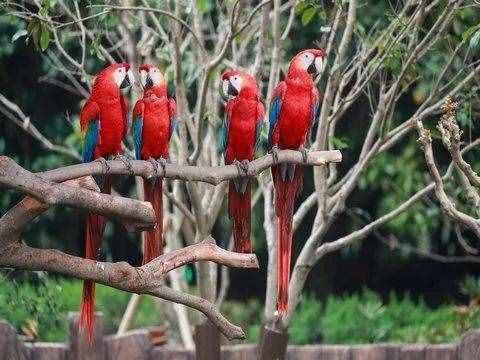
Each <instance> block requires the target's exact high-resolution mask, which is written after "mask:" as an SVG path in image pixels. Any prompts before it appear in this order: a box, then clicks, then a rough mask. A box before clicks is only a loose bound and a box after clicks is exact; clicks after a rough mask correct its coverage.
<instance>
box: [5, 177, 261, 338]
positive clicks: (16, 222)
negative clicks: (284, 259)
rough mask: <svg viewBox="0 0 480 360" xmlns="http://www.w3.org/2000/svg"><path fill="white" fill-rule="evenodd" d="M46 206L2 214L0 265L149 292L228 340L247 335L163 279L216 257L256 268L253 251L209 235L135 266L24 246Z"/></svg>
mask: <svg viewBox="0 0 480 360" xmlns="http://www.w3.org/2000/svg"><path fill="white" fill-rule="evenodd" d="M86 179H89V178H83V179H78V180H71V181H68V182H67V183H66V184H64V186H69V187H71V188H75V187H80V186H90V185H91V184H89V183H88V181H87V182H86ZM48 208H49V205H48V204H45V203H42V202H40V201H39V200H37V199H34V198H31V197H26V198H25V199H23V200H22V201H21V202H20V203H18V204H17V205H15V206H14V207H13V208H12V209H10V210H9V211H8V212H7V213H6V214H5V215H4V216H3V217H2V218H1V219H0V245H1V250H0V266H7V267H14V268H17V269H24V270H33V271H49V272H55V273H59V274H63V275H68V276H72V277H76V278H79V279H88V280H93V281H95V282H98V283H102V284H105V285H108V286H111V287H114V288H117V289H120V290H124V291H128V292H132V293H138V294H150V295H153V296H157V297H160V298H163V299H166V300H169V301H174V302H177V303H180V304H183V305H186V306H189V307H192V308H194V309H197V310H199V311H201V312H203V313H204V314H205V316H207V317H208V318H209V319H210V320H211V321H212V322H213V323H215V324H216V325H217V326H218V327H219V329H220V331H222V333H223V334H224V335H225V336H226V337H227V338H229V339H234V338H243V337H244V336H245V335H244V333H243V331H242V329H241V328H239V327H238V326H235V325H233V324H231V323H230V322H229V321H228V320H227V319H226V318H225V317H223V316H222V315H221V314H220V312H219V311H218V310H217V309H216V307H215V306H214V305H213V304H212V303H210V302H208V301H206V300H204V299H202V298H199V297H196V296H193V295H189V294H184V293H181V292H179V291H175V290H173V289H170V288H168V287H166V286H164V285H162V280H163V277H164V276H165V275H166V274H167V273H168V272H169V271H171V270H173V269H176V268H178V267H180V266H183V265H185V264H187V263H190V262H196V261H214V262H216V263H219V264H222V265H227V266H232V267H243V268H258V261H257V258H256V256H255V254H238V253H233V252H230V251H226V250H223V249H221V248H219V247H218V246H216V244H215V242H214V240H213V239H212V238H211V237H208V238H207V239H205V240H203V241H202V242H200V243H197V244H194V245H191V246H188V247H185V248H183V249H179V250H175V251H172V252H169V253H167V254H164V255H162V256H160V257H158V258H157V259H155V260H153V261H151V262H149V263H148V264H145V265H143V266H141V267H138V268H136V267H133V266H131V265H129V264H127V263H126V262H118V263H107V262H100V261H94V260H88V259H83V258H80V257H77V256H72V255H68V254H65V253H63V252H61V251H58V250H52V249H35V248H32V247H29V246H27V245H26V244H24V243H23V242H22V241H21V239H20V235H21V232H22V230H23V228H24V227H25V226H26V225H27V224H28V223H30V222H31V221H32V220H33V219H34V218H35V217H36V216H38V215H40V214H41V213H42V212H44V211H46V210H47V209H48Z"/></svg>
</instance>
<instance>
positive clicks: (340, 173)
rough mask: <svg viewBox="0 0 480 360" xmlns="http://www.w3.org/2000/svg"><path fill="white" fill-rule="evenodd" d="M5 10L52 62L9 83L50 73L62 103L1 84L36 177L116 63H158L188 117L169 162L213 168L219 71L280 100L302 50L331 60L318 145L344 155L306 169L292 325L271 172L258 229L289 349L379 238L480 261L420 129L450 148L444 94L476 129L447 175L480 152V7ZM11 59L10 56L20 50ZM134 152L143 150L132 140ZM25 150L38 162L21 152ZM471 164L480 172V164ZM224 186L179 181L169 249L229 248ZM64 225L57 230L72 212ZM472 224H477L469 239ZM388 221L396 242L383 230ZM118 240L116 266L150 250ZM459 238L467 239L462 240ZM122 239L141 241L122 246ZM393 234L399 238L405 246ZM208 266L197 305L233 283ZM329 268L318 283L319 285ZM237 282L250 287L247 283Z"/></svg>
mask: <svg viewBox="0 0 480 360" xmlns="http://www.w3.org/2000/svg"><path fill="white" fill-rule="evenodd" d="M4 9H5V11H6V12H7V13H8V14H9V16H8V17H6V20H4V23H3V25H2V26H5V27H6V28H7V29H10V30H9V34H10V33H11V34H14V39H15V40H16V41H15V42H14V43H13V44H9V47H10V51H12V52H13V51H14V49H13V47H15V53H18V52H19V51H23V52H25V53H27V54H29V56H30V58H29V59H27V60H26V63H34V62H37V63H38V62H41V64H42V66H43V70H42V71H41V75H40V74H33V73H18V72H15V74H13V73H8V72H7V71H4V72H5V73H6V75H8V76H7V79H10V82H12V80H17V81H18V78H19V77H22V78H23V77H25V81H24V83H25V84H26V85H27V84H29V83H32V81H34V80H35V79H36V78H40V79H41V81H43V82H48V83H49V84H52V85H53V86H57V87H59V88H60V90H58V92H56V91H55V90H54V88H53V87H49V89H50V91H52V95H51V96H61V97H62V99H65V100H64V101H63V102H64V103H63V104H61V105H62V106H60V104H51V105H49V106H48V107H46V106H43V105H42V104H44V103H46V102H47V101H48V99H44V98H42V97H41V96H40V94H30V93H29V94H28V100H23V102H25V104H22V109H23V110H21V109H20V108H19V107H18V106H17V105H15V103H22V98H23V99H25V98H26V97H27V94H25V92H24V89H25V88H28V86H24V87H23V89H21V88H19V89H8V88H7V87H6V86H5V87H4V88H5V89H8V91H9V92H8V93H7V94H6V95H5V96H2V97H1V98H0V100H1V104H2V106H1V107H0V111H2V113H3V114H4V115H5V116H6V119H8V120H10V121H12V122H14V123H16V124H17V125H18V126H19V127H20V128H21V129H23V130H24V131H26V132H27V133H29V134H30V135H31V136H32V137H33V138H34V139H36V140H37V141H38V143H33V142H32V141H31V140H30V139H29V140H25V137H24V139H22V140H21V141H20V144H16V143H15V144H14V141H15V142H17V138H18V133H13V132H11V133H7V136H5V138H4V141H5V143H6V144H7V146H6V152H5V153H6V154H7V155H9V156H13V157H15V158H16V160H19V161H21V162H20V163H21V164H22V165H25V166H26V167H28V168H29V169H32V170H43V169H45V168H48V167H54V166H56V165H60V164H62V165H63V164H66V163H68V162H73V161H76V158H77V157H78V155H77V150H76V149H78V146H79V135H78V129H77V128H75V126H76V121H75V120H76V114H77V113H78V105H77V103H78V100H79V99H80V98H81V97H85V96H86V93H87V89H88V86H89V84H90V82H91V74H93V73H94V72H95V71H96V70H98V69H99V68H100V67H101V66H102V63H104V62H108V61H110V62H111V61H114V60H117V61H120V60H128V61H129V62H131V63H132V64H140V63H143V62H154V63H158V64H160V65H161V66H162V67H163V68H164V70H165V72H166V73H167V75H169V79H170V80H171V82H172V85H173V86H172V88H175V95H176V99H177V104H178V113H179V114H180V129H179V134H180V136H179V137H178V138H176V140H175V143H174V145H173V147H172V153H173V155H172V160H173V162H174V163H178V164H192V165H197V166H206V165H218V164H221V161H222V160H221V157H220V156H219V154H218V151H217V148H216V133H217V130H218V127H219V125H220V123H221V117H222V114H221V106H220V103H219V99H218V96H217V94H218V82H217V79H218V76H219V73H220V71H221V70H223V69H224V68H225V67H239V68H241V69H246V70H249V71H250V72H252V73H253V74H254V75H256V76H258V77H259V78H260V79H262V87H263V89H264V94H265V99H266V100H267V103H268V99H269V98H270V94H271V92H272V90H273V87H274V86H275V84H276V83H277V82H278V81H279V79H280V78H281V72H282V71H284V70H285V68H286V64H287V63H288V61H289V59H290V58H291V56H292V55H293V54H295V53H296V52H297V51H298V50H299V49H302V48H306V47H312V46H313V45H318V46H321V47H324V48H325V49H326V50H327V53H328V55H329V62H328V66H327V67H326V70H325V71H324V73H323V74H322V76H321V77H320V79H318V85H319V89H320V90H321V92H322V93H323V94H324V97H323V104H322V112H321V118H320V122H319V126H318V128H317V129H315V132H314V133H315V134H314V135H315V142H314V145H313V146H314V148H315V149H318V150H327V149H334V148H340V149H341V150H342V152H343V153H344V161H343V162H342V164H340V165H338V164H334V163H332V164H330V165H328V166H322V167H318V168H316V169H315V171H314V172H313V173H310V172H309V171H308V172H307V175H306V178H307V179H313V181H311V182H308V181H307V182H306V184H305V188H304V195H303V197H302V201H301V203H300V204H299V206H298V209H297V212H296V214H295V221H294V228H295V229H296V230H297V232H296V233H297V234H296V243H297V244H298V245H296V246H297V247H296V249H295V252H296V254H297V256H296V261H295V266H294V269H293V274H292V280H291V283H290V298H291V308H290V311H289V315H288V316H287V318H286V319H283V320H282V321H279V319H277V318H276V316H275V313H274V309H275V293H276V284H275V279H276V274H275V271H276V264H275V261H276V256H275V251H276V247H275V241H274V239H275V226H274V212H273V206H272V204H273V195H272V184H271V179H270V175H269V174H268V172H264V173H262V174H261V175H260V176H259V177H258V178H257V180H258V181H257V190H256V193H255V195H254V201H253V206H254V213H255V214H256V215H257V218H259V219H261V220H263V229H262V228H260V226H261V224H262V223H261V221H257V222H256V226H255V224H254V234H255V238H256V241H255V242H256V243H255V248H256V249H259V250H258V252H259V255H260V260H261V261H262V244H263V239H265V242H266V245H267V246H266V248H267V255H268V262H267V274H266V276H267V279H266V296H265V299H266V301H265V323H266V328H267V331H265V332H264V336H266V337H269V338H270V337H271V336H273V338H275V337H276V336H277V334H279V335H278V338H279V339H281V340H282V341H283V339H286V338H285V337H284V336H283V335H282V334H283V332H284V330H285V328H288V326H289V324H290V322H291V319H292V316H293V314H294V312H295V309H296V307H297V304H298V303H299V302H300V301H301V294H302V291H303V289H304V287H305V285H306V284H307V277H308V275H309V274H310V272H311V271H312V269H313V267H314V265H316V264H317V263H326V264H328V265H329V266H331V265H333V264H332V261H331V260H329V258H327V257H325V255H327V254H329V253H331V252H334V251H337V250H340V249H344V248H346V247H348V246H349V245H352V244H354V243H358V240H361V239H364V238H366V237H369V236H370V237H369V239H375V238H380V239H381V240H382V242H385V243H387V244H388V246H389V247H391V248H392V249H397V248H399V247H400V248H402V249H404V250H405V249H409V250H408V251H410V252H411V251H413V252H414V253H421V254H424V255H427V256H430V257H432V256H433V257H435V256H437V255H441V256H447V257H448V258H449V259H452V261H462V262H472V261H477V260H478V259H477V258H476V257H472V256H470V255H469V254H473V255H475V254H476V250H475V241H477V240H476V237H475V235H476V234H475V226H474V225H473V224H474V223H473V222H472V220H471V219H470V218H468V219H467V218H464V217H463V216H459V215H460V214H457V213H455V212H451V211H448V207H446V206H445V198H444V197H443V196H442V193H439V190H438V189H439V184H440V182H438V176H436V175H435V172H434V171H432V169H434V167H432V166H431V161H428V154H429V151H428V149H429V146H428V144H429V142H428V141H426V140H425V139H427V138H428V137H426V136H422V137H421V138H422V139H423V140H422V145H423V149H424V150H426V151H425V152H423V151H422V150H421V148H420V147H419V144H418V143H417V141H416V140H417V132H416V131H415V130H416V129H417V130H419V131H420V133H421V134H423V135H425V133H424V131H423V130H422V129H423V128H425V127H427V128H431V129H432V131H431V133H432V134H433V136H436V135H437V134H438V137H442V138H443V139H444V140H445V138H447V139H448V137H447V135H445V134H448V131H446V130H443V132H442V133H437V132H436V130H435V129H434V127H435V124H436V123H437V121H438V119H439V117H440V113H441V112H442V106H443V105H444V104H445V102H446V99H447V97H454V98H456V99H458V106H457V109H456V119H457V121H458V124H459V126H461V127H463V128H464V129H465V131H464V134H463V139H462V140H459V139H458V136H456V137H455V138H456V139H457V141H456V142H455V144H458V146H456V147H452V146H451V145H447V146H446V150H447V151H445V150H443V149H442V147H441V146H439V148H438V151H439V154H441V156H440V157H439V158H438V159H437V161H438V163H439V164H438V166H439V168H440V169H443V168H445V169H446V168H447V167H448V166H449V163H450V159H449V157H447V156H446V155H447V154H448V153H449V152H451V153H452V159H453V160H455V157H456V158H457V160H458V159H461V157H460V158H459V157H458V153H460V152H463V154H464V156H465V159H466V161H471V160H472V159H473V158H472V157H471V156H472V155H470V151H472V150H473V149H475V146H476V140H475V139H476V131H475V129H474V127H473V120H474V119H475V118H476V116H477V115H478V113H477V112H478V103H477V100H476V97H477V95H478V73H479V64H478V56H477V54H478V53H477V49H478V40H479V39H480V36H479V34H480V29H479V28H478V25H477V24H478V21H479V18H478V3H477V2H475V1H458V0H456V1H454V0H450V1H449V0H437V1H424V0H406V1H395V2H384V1H375V0H371V1H368V2H366V3H359V2H357V1H355V0H350V1H284V2H282V1H280V0H272V1H262V2H245V1H234V2H218V3H217V2H213V1H192V2H185V3H182V2H168V1H167V2H157V1H147V0H144V1H120V2H118V3H117V2H115V3H110V4H107V5H105V4H104V3H103V2H95V1H90V2H87V3H85V4H82V5H80V4H78V3H76V2H75V3H72V4H70V3H68V2H63V1H61V0H58V1H43V2H40V1H37V2H35V1H32V2H23V1H22V2H15V1H7V2H6V4H5V5H4ZM13 29H14V30H15V31H12V30H13ZM24 40H28V46H25V45H23V41H24ZM32 47H36V48H37V50H38V51H37V53H33V52H32V51H31V48H32ZM16 48H19V49H20V50H16ZM4 51H9V49H8V47H6V48H5V50H4ZM37 54H41V56H40V57H38V55H37ZM13 60H14V59H12V60H11V61H13ZM35 69H36V70H37V69H39V68H35ZM22 83H23V81H22ZM66 92H69V93H71V94H72V95H71V96H70V95H67V94H66ZM131 96H132V98H137V97H138V96H139V93H138V92H135V91H133V92H132V95H131ZM13 100H15V103H13V102H12V101H13ZM65 109H70V111H72V112H71V114H74V115H71V114H70V112H69V113H68V116H65V115H63V116H62V115H60V114H62V113H64V111H65ZM73 109H75V110H74V111H73ZM26 114H32V117H34V120H33V121H30V118H29V117H28V116H27V115H26ZM36 119H38V120H36ZM43 119H52V120H49V121H48V122H47V121H45V120H43ZM66 119H67V120H68V121H66ZM70 119H71V122H70ZM35 120H36V121H35ZM42 120H43V122H42ZM33 124H35V125H33ZM66 124H69V125H68V126H65V125H66ZM422 124H423V125H422ZM40 125H42V126H40ZM0 126H7V125H0ZM421 126H423V128H422V127H421ZM449 126H450V125H449ZM450 127H451V126H450ZM445 128H446V127H445V126H442V127H441V129H445ZM39 129H41V131H40V130H39ZM43 134H48V135H49V136H47V137H45V135H43ZM467 135H468V136H467ZM65 139H66V140H65ZM447 143H448V142H447ZM13 144H14V145H13ZM57 144H59V145H57ZM449 144H451V142H450V143H449ZM39 145H41V146H43V147H44V148H46V149H48V150H49V151H48V156H45V155H42V156H32V155H31V154H32V152H30V151H26V150H25V148H28V147H31V146H33V147H35V148H38V146H39ZM126 145H127V148H129V149H131V148H132V146H131V141H130V140H129V141H127V144H126ZM436 145H437V144H435V146H436ZM438 145H439V144H438ZM455 149H457V150H455ZM22 150H23V151H22ZM22 153H26V154H27V156H25V157H24V156H19V154H22ZM424 154H426V155H427V163H426V164H427V166H425V165H424V164H425V157H424ZM455 154H457V155H455ZM28 155H29V156H28ZM453 155H455V156H453ZM30 162H32V163H30ZM458 164H459V165H456V162H455V161H454V164H453V165H452V167H451V168H449V169H450V170H447V172H446V177H445V178H444V179H443V180H442V181H444V182H445V187H446V188H447V190H449V194H450V195H449V197H448V199H454V200H455V201H456V202H457V203H458V205H457V208H458V209H460V211H462V214H463V213H470V214H475V205H474V204H475V202H474V201H475V191H474V190H475V186H476V183H475V177H474V176H473V175H472V174H471V173H470V172H469V171H468V169H467V167H466V166H465V164H464V163H462V162H461V161H460V160H458ZM461 165H463V169H464V170H463V172H462V166H461ZM472 165H473V167H475V163H472ZM437 172H438V171H437ZM430 174H432V176H433V177H432V180H434V182H433V183H431V181H432V180H431V178H430ZM462 174H463V175H462ZM437 175H438V174H437ZM469 176H470V178H469ZM458 185H460V186H458ZM133 189H134V184H133V182H132V181H131V180H130V179H128V180H125V181H124V182H122V183H121V184H120V186H119V189H118V190H119V192H121V193H123V194H127V193H133V191H134V190H133ZM225 189H226V184H225V183H222V184H220V185H217V186H211V185H209V184H206V183H193V182H188V183H183V182H180V181H172V182H171V183H170V186H169V189H168V190H167V191H166V192H165V197H166V199H165V200H166V201H165V204H166V205H165V210H166V213H165V214H168V218H169V219H170V220H169V221H170V222H171V223H170V227H169V232H168V235H167V244H168V246H169V248H171V249H173V248H178V247H182V246H183V245H185V244H187V245H188V244H194V243H197V242H199V241H200V240H202V239H203V238H205V236H207V235H208V234H210V233H212V232H213V234H214V237H215V238H216V239H217V242H218V243H219V244H221V245H222V246H224V247H228V246H229V245H228V244H229V237H228V236H222V234H223V232H224V221H223V220H222V218H223V217H224V216H225V211H222V209H223V198H224V195H225ZM464 189H467V190H464ZM472 189H473V190H472ZM434 190H435V191H434ZM464 194H467V195H468V197H465V196H464ZM442 198H444V200H442ZM437 199H438V200H437ZM472 199H473V200H472ZM2 201H3V202H4V204H7V203H9V202H10V201H11V199H9V198H6V197H5V198H2ZM442 201H443V202H442ZM438 204H440V205H441V206H438ZM260 205H262V206H260ZM450 208H451V207H450ZM442 209H443V210H444V211H441V210H442ZM445 209H447V210H445ZM67 214H68V213H67ZM54 215H55V216H56V217H55V219H59V221H60V220H61V219H64V217H65V216H68V215H64V214H54ZM74 218H75V217H74V216H68V219H65V221H68V222H75V221H76V220H74ZM50 219H53V218H50ZM459 220H460V221H459ZM464 220H468V221H467V222H465V221H464ZM41 225H43V226H40V225H39V228H41V229H42V232H48V237H47V236H46V235H44V236H36V241H41V239H43V241H44V242H47V243H48V242H50V241H51V242H52V244H57V243H58V241H55V239H56V236H58V235H54V234H50V231H49V230H48V227H47V226H46V225H47V224H41ZM74 225H76V224H74ZM463 225H470V226H468V227H467V228H466V229H465V228H463V227H462V226H463ZM380 227H382V229H384V230H383V231H388V232H389V233H391V234H394V235H395V236H392V235H391V236H389V237H386V236H384V235H383V234H382V232H380ZM438 229H441V230H438ZM114 231H115V230H114ZM52 233H53V231H52ZM114 234H115V238H116V239H119V240H117V241H115V245H114V246H112V245H113V244H112V243H111V242H110V243H109V247H110V248H112V249H113V251H112V254H111V256H112V257H113V258H118V257H120V254H124V253H130V254H131V253H138V248H137V244H136V242H135V241H134V240H133V237H132V235H119V234H117V232H116V231H115V233H114ZM439 235H441V236H439ZM457 235H460V236H458V240H459V241H455V239H456V238H457ZM117 236H120V237H117ZM125 236H127V239H130V241H121V240H122V239H125ZM396 237H402V241H400V242H399V241H397V240H396ZM77 238H78V236H77ZM303 239H304V240H303ZM403 239H406V240H407V241H410V242H404V240H403ZM77 240H78V239H74V237H72V241H71V243H65V242H63V243H62V246H65V247H64V249H76V250H77V251H78V249H79V244H80V242H79V241H77ZM119 243H121V245H119ZM466 243H471V244H470V245H469V244H466ZM472 244H473V245H472ZM44 245H46V244H44ZM358 246H359V245H358ZM56 247H57V246H56ZM367 249H368V248H367ZM388 251H390V250H388ZM462 253H464V254H462ZM465 253H466V254H465ZM387 254H388V252H387ZM385 256H390V255H385ZM452 256H456V257H455V258H453V257H452ZM131 258H132V257H131ZM320 260H322V261H320ZM133 261H135V259H134V257H133ZM335 266H340V267H341V266H342V265H341V263H340V265H336V264H335ZM197 271H198V285H199V292H200V295H201V296H202V297H203V298H204V299H208V300H210V301H214V300H216V301H217V303H221V301H222V300H223V299H224V297H225V295H224V294H225V293H226V287H227V286H228V285H227V284H228V283H229V281H227V279H228V274H227V272H226V271H225V270H224V268H222V269H219V268H217V266H216V265H214V264H212V263H207V262H202V263H199V264H198V266H197ZM170 274H171V275H170V281H172V286H173V287H174V288H175V287H176V288H179V289H181V288H186V287H187V285H186V284H185V282H184V280H183V279H182V277H180V276H178V273H176V272H175V271H173V272H170ZM317 274H318V272H316V273H315V275H314V276H312V277H311V278H312V282H314V283H316V284H318V282H316V279H315V277H316V275H317ZM343 274H345V272H343ZM217 278H220V282H219V283H220V288H219V289H216V285H217V281H216V279H217ZM249 278H251V275H249ZM234 279H236V280H237V281H242V278H241V277H237V278H234ZM243 280H245V278H243ZM262 280H263V278H262ZM344 281H345V282H348V280H344ZM232 282H233V280H232V281H230V283H232ZM243 286H244V285H243ZM177 314H178V319H184V321H183V324H184V326H182V329H183V331H182V337H183V339H184V343H185V344H190V345H191V338H192V337H191V332H190V330H189V329H190V326H189V325H188V323H186V321H185V319H187V317H186V316H185V314H183V315H182V312H181V310H180V309H177ZM263 343H264V344H265V343H266V342H265V341H264V342H263ZM281 345H282V346H276V349H280V352H281V349H282V348H284V346H285V345H286V341H283V343H282V344H281Z"/></svg>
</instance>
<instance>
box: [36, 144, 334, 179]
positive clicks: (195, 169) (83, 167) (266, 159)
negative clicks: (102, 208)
mask: <svg viewBox="0 0 480 360" xmlns="http://www.w3.org/2000/svg"><path fill="white" fill-rule="evenodd" d="M341 160H342V154H341V153H340V151H338V150H331V151H311V152H309V153H308V155H307V162H306V163H305V165H312V166H319V165H325V164H328V163H330V162H340V161H341ZM129 162H130V165H131V168H130V169H129V167H128V166H127V165H126V163H125V162H123V161H119V160H110V161H107V162H100V161H93V162H90V163H86V164H78V165H71V166H66V167H62V168H58V169H55V170H49V171H45V172H43V173H38V175H39V176H41V177H43V178H45V179H48V180H51V181H56V182H60V181H66V180H70V179H75V178H79V177H82V176H87V175H102V174H105V172H108V173H109V174H117V175H129V174H131V175H137V176H142V177H145V178H151V177H154V176H162V177H165V178H168V179H176V180H185V181H201V182H206V183H210V184H212V185H218V184H220V183H221V182H223V181H226V180H230V179H234V178H237V177H239V176H242V174H239V172H238V169H237V167H236V166H234V165H225V166H190V165H177V164H167V165H166V166H165V173H164V172H163V169H162V167H161V166H160V165H158V167H157V169H154V168H153V166H152V164H151V163H150V162H148V161H141V160H131V161H129ZM285 162H288V163H295V164H304V162H303V158H302V154H301V152H299V151H294V150H282V151H279V152H278V163H285ZM272 165H274V160H273V156H272V155H271V154H267V155H265V156H263V157H261V158H258V159H256V160H253V161H251V162H250V164H249V173H250V175H251V176H255V175H258V174H259V173H261V172H262V171H264V170H266V169H268V168H269V167H270V166H272ZM155 170H156V171H155Z"/></svg>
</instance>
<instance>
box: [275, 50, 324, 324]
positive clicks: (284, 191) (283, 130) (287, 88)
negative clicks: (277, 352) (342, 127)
mask: <svg viewBox="0 0 480 360" xmlns="http://www.w3.org/2000/svg"><path fill="white" fill-rule="evenodd" d="M325 57H326V53H325V51H324V50H322V49H308V50H304V51H302V52H300V53H298V54H297V55H296V56H295V57H294V58H293V59H292V60H291V61H290V66H289V68H288V73H287V75H286V78H285V80H284V81H282V82H280V83H279V84H278V85H277V87H276V88H275V90H274V92H273V95H272V99H271V101H270V110H269V123H270V129H269V133H268V144H269V148H270V149H271V150H272V152H273V154H274V158H275V157H276V156H275V154H276V151H278V149H291V150H299V151H301V152H302V155H303V157H304V159H306V151H305V146H306V145H307V142H309V140H310V139H309V138H310V131H311V129H312V125H313V123H314V122H315V121H317V120H318V116H319V113H320V111H319V109H320V108H319V107H320V96H319V93H318V90H317V88H316V87H315V83H314V81H313V77H312V75H313V74H315V73H320V72H321V71H322V68H323V64H324V61H325ZM272 177H273V184H274V188H275V213H276V217H277V244H278V248H277V249H278V250H277V312H278V314H279V315H280V316H282V315H285V314H286V313H287V310H288V286H289V281H290V260H291V251H292V237H293V233H292V219H293V210H294V204H295V199H296V197H297V196H298V194H299V193H300V191H301V188H302V184H303V168H302V167H301V166H295V164H288V163H283V164H279V165H274V166H272Z"/></svg>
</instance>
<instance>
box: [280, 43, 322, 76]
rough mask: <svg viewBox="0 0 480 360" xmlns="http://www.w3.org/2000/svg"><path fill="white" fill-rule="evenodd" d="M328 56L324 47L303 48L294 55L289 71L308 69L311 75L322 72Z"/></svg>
mask: <svg viewBox="0 0 480 360" xmlns="http://www.w3.org/2000/svg"><path fill="white" fill-rule="evenodd" d="M326 56H327V54H326V53H325V50H323V49H307V50H303V51H301V52H299V53H298V54H297V55H295V56H294V58H293V59H292V61H291V62H290V67H289V68H288V72H289V73H290V72H292V71H306V72H307V73H309V74H310V75H315V74H320V73H321V72H322V71H323V67H324V64H325V58H326Z"/></svg>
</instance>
